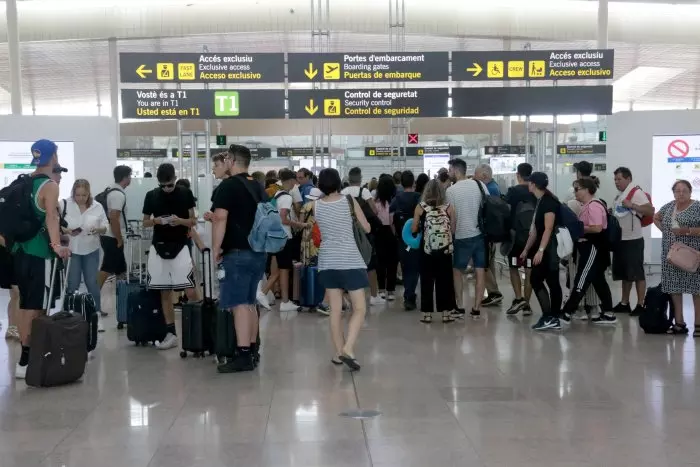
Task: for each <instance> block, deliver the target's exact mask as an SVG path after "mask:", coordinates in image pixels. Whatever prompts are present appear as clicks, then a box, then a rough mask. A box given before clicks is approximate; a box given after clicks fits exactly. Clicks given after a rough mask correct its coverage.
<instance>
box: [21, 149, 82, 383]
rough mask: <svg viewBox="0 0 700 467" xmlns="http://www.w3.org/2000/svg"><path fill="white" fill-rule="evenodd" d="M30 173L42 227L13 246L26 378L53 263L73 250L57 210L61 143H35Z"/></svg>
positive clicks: (34, 205)
mask: <svg viewBox="0 0 700 467" xmlns="http://www.w3.org/2000/svg"><path fill="white" fill-rule="evenodd" d="M31 150H32V160H31V165H32V166H34V167H36V170H35V171H34V172H33V173H32V174H31V183H32V201H31V203H32V206H31V207H32V211H33V215H34V216H36V218H37V219H38V220H39V221H40V222H41V224H42V228H41V229H39V231H38V232H37V233H36V235H34V236H33V237H32V238H30V239H29V240H27V241H23V242H19V241H18V242H15V244H14V245H13V247H12V251H13V254H14V260H15V261H14V267H15V277H16V280H17V286H18V288H19V308H20V312H19V323H18V324H19V334H20V340H21V342H22V355H21V357H20V360H19V363H18V364H17V367H16V369H15V377H16V378H18V379H24V377H25V375H26V373H27V364H28V363H29V342H30V337H31V336H30V333H31V329H32V321H33V320H34V318H37V317H38V316H40V315H41V314H42V313H43V311H44V310H46V309H47V308H50V307H49V304H50V301H51V300H52V297H49V296H48V295H49V294H48V287H49V285H50V277H51V269H52V268H51V267H52V262H53V261H54V260H55V258H56V257H59V258H67V257H69V256H70V249H69V248H68V247H65V246H62V245H61V231H60V227H59V211H58V181H57V180H60V175H61V173H63V172H67V169H65V168H63V167H61V166H60V165H59V164H58V146H56V143H54V142H53V141H49V140H47V139H40V140H39V141H37V142H35V143H34V144H33V145H32V148H31Z"/></svg>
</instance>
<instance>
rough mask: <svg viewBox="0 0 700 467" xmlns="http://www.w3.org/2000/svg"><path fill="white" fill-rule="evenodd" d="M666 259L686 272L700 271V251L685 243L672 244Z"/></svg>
mask: <svg viewBox="0 0 700 467" xmlns="http://www.w3.org/2000/svg"><path fill="white" fill-rule="evenodd" d="M666 259H667V260H668V262H669V263H671V264H672V265H674V266H675V267H677V268H678V269H682V270H684V271H685V272H698V269H700V251H697V250H694V249H693V248H690V247H689V246H688V245H686V244H685V243H681V242H676V243H674V244H673V245H671V248H670V249H669V250H668V255H667V256H666Z"/></svg>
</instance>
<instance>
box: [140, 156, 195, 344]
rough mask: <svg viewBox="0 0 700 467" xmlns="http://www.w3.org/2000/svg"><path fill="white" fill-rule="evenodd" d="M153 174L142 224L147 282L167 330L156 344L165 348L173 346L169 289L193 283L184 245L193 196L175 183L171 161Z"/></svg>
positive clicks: (192, 218) (191, 218) (191, 219)
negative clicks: (148, 234)
mask: <svg viewBox="0 0 700 467" xmlns="http://www.w3.org/2000/svg"><path fill="white" fill-rule="evenodd" d="M156 178H157V179H158V188H155V189H153V190H151V191H149V192H148V193H147V194H146V199H145V200H144V203H143V226H144V227H146V228H148V227H153V244H152V245H151V248H150V250H149V252H148V286H149V288H151V289H155V290H160V291H161V304H162V306H163V314H164V315H165V324H166V325H167V327H168V333H167V335H166V336H165V338H164V339H163V340H162V341H161V342H159V343H158V344H157V347H158V348H159V349H161V350H167V349H172V348H173V347H177V332H176V331H175V307H174V304H173V296H172V294H173V290H176V289H189V288H193V287H194V286H195V280H194V270H193V267H192V258H191V256H190V253H189V250H188V249H187V248H185V247H186V245H187V241H188V233H189V231H190V229H191V228H192V227H194V226H195V225H196V223H197V218H196V217H195V214H194V208H195V200H194V196H193V195H192V192H191V191H190V190H187V189H184V188H182V187H179V186H176V185H175V180H176V177H175V167H174V166H173V165H172V164H169V163H165V164H161V165H160V167H158V172H157V174H156Z"/></svg>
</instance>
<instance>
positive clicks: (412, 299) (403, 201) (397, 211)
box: [389, 170, 421, 311]
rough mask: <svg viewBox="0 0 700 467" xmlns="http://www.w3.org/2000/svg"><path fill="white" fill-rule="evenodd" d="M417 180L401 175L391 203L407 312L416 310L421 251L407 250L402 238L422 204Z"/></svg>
mask: <svg viewBox="0 0 700 467" xmlns="http://www.w3.org/2000/svg"><path fill="white" fill-rule="evenodd" d="M415 182H416V179H415V177H414V176H413V172H411V171H410V170H405V171H404V172H402V173H401V191H400V192H399V193H397V194H396V197H395V198H394V199H393V200H392V201H391V205H390V206H389V212H390V213H391V215H392V222H393V224H394V229H395V231H396V236H397V237H398V240H399V241H398V244H399V260H400V261H401V271H402V272H403V286H404V290H403V306H404V309H405V310H406V311H413V310H415V309H416V287H417V286H418V277H419V272H420V256H421V252H420V250H414V249H408V250H407V249H406V244H405V243H404V241H403V238H402V235H401V234H402V232H403V226H404V224H405V223H406V221H407V220H409V219H413V213H414V211H415V210H416V206H418V203H419V202H420V193H417V192H416V191H415V187H414V185H415Z"/></svg>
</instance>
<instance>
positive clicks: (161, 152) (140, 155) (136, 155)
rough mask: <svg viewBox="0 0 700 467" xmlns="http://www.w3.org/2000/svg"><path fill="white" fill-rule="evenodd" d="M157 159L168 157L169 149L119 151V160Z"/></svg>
mask: <svg viewBox="0 0 700 467" xmlns="http://www.w3.org/2000/svg"><path fill="white" fill-rule="evenodd" d="M156 157H168V150H167V149H141V148H138V149H117V159H125V158H132V159H152V158H156Z"/></svg>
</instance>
